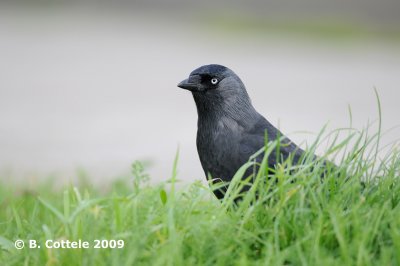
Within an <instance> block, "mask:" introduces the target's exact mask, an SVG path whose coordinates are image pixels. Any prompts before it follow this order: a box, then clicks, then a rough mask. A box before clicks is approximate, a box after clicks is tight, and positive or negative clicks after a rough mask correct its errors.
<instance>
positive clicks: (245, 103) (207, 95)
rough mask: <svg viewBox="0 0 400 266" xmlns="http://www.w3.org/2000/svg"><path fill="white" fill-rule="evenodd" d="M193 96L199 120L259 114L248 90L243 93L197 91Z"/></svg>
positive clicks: (238, 117) (237, 117) (243, 117)
mask: <svg viewBox="0 0 400 266" xmlns="http://www.w3.org/2000/svg"><path fill="white" fill-rule="evenodd" d="M193 98H194V101H195V103H196V107H197V114H198V117H199V122H200V121H204V122H207V123H210V122H212V121H218V120H220V119H227V118H228V119H229V118H230V119H233V120H243V119H251V118H252V117H254V116H257V115H258V113H257V112H256V110H255V109H254V107H253V106H252V104H251V101H250V98H249V96H248V95H247V93H246V92H244V93H241V94H237V93H234V92H233V93H232V94H230V95H229V92H228V91H225V92H223V93H220V92H215V91H208V92H195V93H193Z"/></svg>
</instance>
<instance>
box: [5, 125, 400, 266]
mask: <svg viewBox="0 0 400 266" xmlns="http://www.w3.org/2000/svg"><path fill="white" fill-rule="evenodd" d="M338 132H339V130H338V131H334V132H332V133H330V134H327V136H325V137H327V138H324V137H323V136H324V134H321V135H320V136H319V137H318V138H317V140H316V142H315V144H313V145H311V146H310V147H308V150H310V151H311V152H313V151H314V150H315V148H316V147H317V146H318V145H320V144H319V143H321V142H322V141H323V140H324V139H325V140H326V139H329V143H330V145H329V146H328V148H327V149H326V154H325V155H324V156H321V158H320V159H319V160H318V161H317V162H312V161H311V160H309V159H307V158H306V159H305V161H304V164H303V165H301V166H298V167H297V166H292V165H291V163H290V161H287V162H285V163H283V164H281V165H278V166H277V167H276V168H275V169H273V170H271V169H268V167H267V165H266V163H265V161H263V162H262V163H261V165H260V168H259V169H260V170H259V171H258V172H256V173H254V175H253V176H251V177H249V178H247V179H245V180H244V181H242V179H243V178H242V174H243V172H244V171H243V170H244V169H245V168H246V167H252V166H253V164H254V162H252V161H251V160H250V161H249V163H247V164H246V165H244V166H243V167H242V168H241V169H239V171H238V172H237V174H236V175H235V177H234V178H233V181H232V182H231V184H230V187H229V190H228V194H227V195H226V197H225V198H224V200H222V201H219V200H217V199H216V198H215V197H214V196H213V195H212V190H211V189H213V188H210V187H209V186H208V185H206V184H204V183H201V182H194V183H192V184H186V185H179V186H178V184H181V183H182V182H178V181H179V180H178V178H179V175H177V169H179V163H178V159H179V156H178V155H177V157H176V159H175V161H174V164H173V165H172V166H171V169H172V173H171V174H170V176H171V178H170V179H169V180H168V181H166V182H164V183H159V184H157V185H154V184H153V185H150V184H149V183H148V179H149V177H148V175H147V174H146V171H145V169H143V167H142V165H141V164H140V163H139V162H135V163H134V164H133V166H132V176H131V177H129V178H127V179H126V180H122V181H116V182H114V183H113V184H112V185H110V187H109V189H108V190H107V191H106V192H105V191H102V190H100V189H96V188H94V186H92V185H90V184H88V183H85V184H81V185H70V186H68V187H64V188H61V189H60V188H53V186H52V183H51V182H50V183H47V184H41V185H38V186H37V188H35V189H34V190H27V189H26V188H24V187H23V185H21V186H20V187H15V186H11V185H7V184H5V183H4V182H3V184H2V185H1V186H0V206H1V210H0V262H1V263H0V265H400V204H399V203H400V184H399V177H400V155H399V152H398V151H397V150H396V149H395V146H394V147H393V149H387V153H385V154H386V155H382V154H379V155H378V152H379V150H380V148H379V140H380V135H381V133H380V132H378V133H376V134H373V135H368V134H367V131H363V132H356V131H349V133H348V136H346V137H345V138H336V136H338V135H337V134H338ZM346 134H347V133H346ZM339 139H342V140H340V141H339ZM276 145H279V144H278V143H277V142H267V144H266V146H265V148H264V151H265V154H266V155H265V158H266V157H267V156H268V155H269V153H270V151H271V150H272V149H273V148H275V147H276ZM326 158H329V159H330V160H334V161H335V162H336V165H337V167H332V168H331V167H329V168H328V170H326V169H325V168H324V167H323V160H324V159H326ZM267 170H269V171H270V174H269V176H268V178H266V172H267ZM271 171H272V172H271ZM321 176H324V178H323V179H321ZM249 182H251V183H252V184H253V185H252V188H251V189H250V190H249V191H248V192H246V193H244V194H243V195H241V200H240V201H238V200H236V199H237V198H238V194H239V193H240V191H241V186H243V185H245V184H247V183H249ZM17 240H22V241H23V243H24V244H25V246H24V248H22V249H17V248H16V247H15V241H17ZM33 240H34V241H36V242H35V243H36V248H34V247H35V245H33V244H32V246H31V248H29V241H33ZM46 241H47V242H48V244H47V245H50V246H48V247H46ZM67 241H69V242H67ZM71 241H81V243H80V244H81V245H83V244H82V242H87V246H85V247H83V246H81V247H80V248H71V245H79V243H75V244H71ZM68 243H69V244H68ZM20 244H21V243H19V245H20ZM57 245H64V247H65V248H56V247H58V246H57ZM68 245H69V246H68ZM95 245H97V247H95ZM37 246H41V247H40V248H38V247H37ZM68 247H69V248H68Z"/></svg>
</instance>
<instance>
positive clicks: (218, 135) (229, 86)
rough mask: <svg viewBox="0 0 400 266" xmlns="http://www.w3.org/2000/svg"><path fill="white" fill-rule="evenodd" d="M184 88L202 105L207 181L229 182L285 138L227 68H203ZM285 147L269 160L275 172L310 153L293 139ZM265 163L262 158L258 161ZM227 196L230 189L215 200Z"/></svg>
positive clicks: (200, 142)
mask: <svg viewBox="0 0 400 266" xmlns="http://www.w3.org/2000/svg"><path fill="white" fill-rule="evenodd" d="M178 87H180V88H183V89H187V90H189V91H191V92H192V94H193V98H194V101H195V103H196V107H197V114H198V122H197V141H196V144H197V151H198V154H199V157H200V161H201V165H202V167H203V170H204V172H205V174H206V177H207V176H208V175H211V177H212V178H213V179H214V180H218V179H220V180H222V181H226V182H229V181H230V180H231V179H232V177H233V176H234V174H235V173H236V171H237V170H238V169H239V168H240V167H241V166H242V165H243V164H245V163H246V162H247V161H248V160H249V157H250V156H251V155H253V154H254V153H256V152H257V151H259V150H260V149H261V148H262V147H263V146H264V145H265V136H267V138H268V140H270V141H274V140H276V139H278V138H281V137H282V136H283V134H282V133H281V132H280V131H279V130H278V129H277V128H275V127H274V126H273V125H272V124H271V123H270V122H268V120H266V119H265V118H264V117H263V116H262V115H260V114H259V113H258V112H257V111H256V110H255V109H254V107H253V105H252V103H251V100H250V98H249V95H248V94H247V91H246V88H245V86H244V84H243V82H242V81H241V80H240V78H239V77H238V76H237V75H236V74H235V73H234V72H233V71H232V70H230V69H229V68H227V67H225V66H222V65H215V64H212V65H205V66H202V67H199V68H197V69H195V70H193V71H192V72H191V73H190V75H189V78H188V79H185V80H183V81H182V82H180V83H179V84H178ZM281 143H282V145H280V146H279V151H277V149H276V150H274V151H273V152H272V153H271V154H270V156H269V157H268V166H269V167H270V168H271V169H273V168H274V166H275V165H276V164H277V163H279V162H281V160H286V159H287V158H289V156H291V157H292V162H293V164H297V163H298V162H299V161H300V160H301V158H303V155H304V151H303V150H302V149H301V148H299V147H298V146H297V145H296V144H294V143H293V142H292V141H290V139H288V138H282V139H281ZM278 152H279V156H276V155H277V153H278ZM262 158H263V155H262V154H260V155H259V156H258V157H257V158H256V160H257V161H261V160H262ZM277 158H280V159H278V160H279V162H277ZM252 172H253V169H247V172H246V173H245V175H244V177H248V176H249V175H251V174H252ZM225 192H226V189H225V190H224V189H222V190H215V191H214V194H215V195H216V196H217V198H219V199H221V198H223V197H224V193H225Z"/></svg>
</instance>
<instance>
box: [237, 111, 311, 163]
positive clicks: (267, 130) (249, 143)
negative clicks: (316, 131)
mask: <svg viewBox="0 0 400 266" xmlns="http://www.w3.org/2000/svg"><path fill="white" fill-rule="evenodd" d="M278 138H280V139H281V141H280V145H279V148H276V149H275V150H273V151H272V153H271V154H270V156H269V158H268V164H269V166H270V167H273V166H274V165H275V164H276V162H277V160H278V162H280V161H282V160H286V159H287V158H288V157H289V156H293V162H294V163H297V162H298V161H299V160H300V158H301V156H302V154H303V153H304V151H303V150H302V149H301V148H300V147H298V146H297V145H295V144H294V143H293V142H292V141H291V140H290V139H288V138H286V137H284V135H283V134H282V133H281V132H280V131H279V130H278V129H277V128H275V127H274V126H273V125H272V124H271V123H269V122H268V121H267V120H266V119H265V118H264V117H262V116H260V118H259V119H258V121H257V122H256V123H255V124H254V126H252V127H251V128H249V129H248V130H247V131H245V132H244V133H243V136H242V139H241V142H240V147H239V153H240V154H241V155H240V157H246V158H247V159H248V158H249V157H250V156H251V155H253V154H254V153H256V152H257V151H258V150H260V149H261V148H262V147H263V146H264V145H265V140H268V141H274V140H276V139H278ZM262 158H263V154H260V155H259V156H258V157H257V161H261V160H262Z"/></svg>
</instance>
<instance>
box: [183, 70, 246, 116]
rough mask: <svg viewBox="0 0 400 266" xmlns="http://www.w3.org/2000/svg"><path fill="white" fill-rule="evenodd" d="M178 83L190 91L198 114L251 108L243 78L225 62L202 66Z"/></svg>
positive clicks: (232, 112)
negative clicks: (224, 64) (222, 64)
mask: <svg viewBox="0 0 400 266" xmlns="http://www.w3.org/2000/svg"><path fill="white" fill-rule="evenodd" d="M178 87H180V88H182V89H186V90H189V91H191V92H192V93H193V97H194V100H195V102H196V106H197V110H198V113H199V115H200V114H204V113H210V112H211V113H215V114H217V113H218V114H224V113H230V114H231V115H243V113H245V112H251V111H252V110H253V107H252V105H251V101H250V98H249V96H248V94H247V92H246V88H245V86H244V85H243V82H242V81H241V80H240V78H239V77H238V76H237V75H236V74H235V73H234V72H233V71H232V70H230V69H229V68H227V67H225V66H221V65H215V64H213V65H205V66H201V67H199V68H197V69H195V70H193V71H192V72H191V73H190V75H189V78H187V79H185V80H183V81H182V82H180V83H179V84H178Z"/></svg>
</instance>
